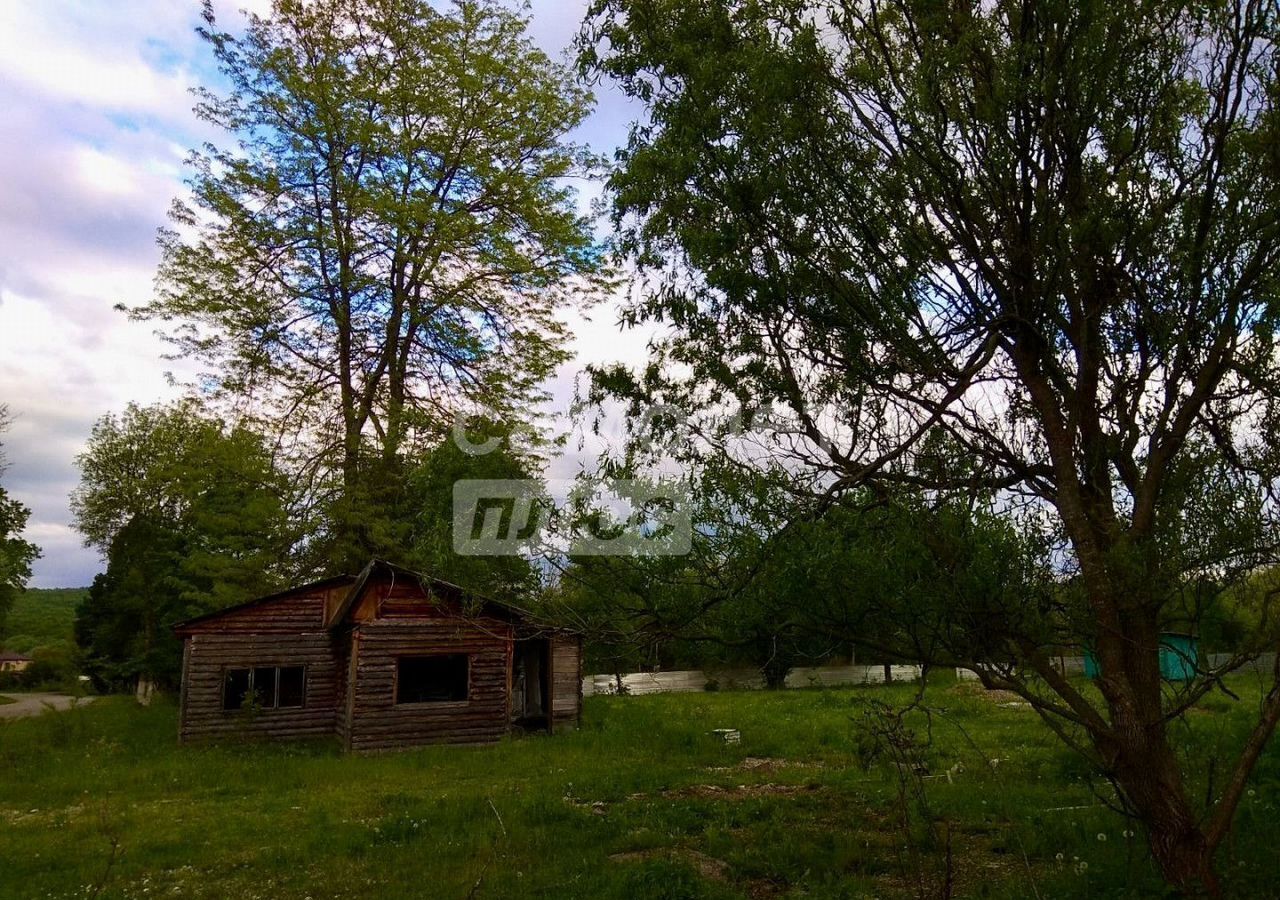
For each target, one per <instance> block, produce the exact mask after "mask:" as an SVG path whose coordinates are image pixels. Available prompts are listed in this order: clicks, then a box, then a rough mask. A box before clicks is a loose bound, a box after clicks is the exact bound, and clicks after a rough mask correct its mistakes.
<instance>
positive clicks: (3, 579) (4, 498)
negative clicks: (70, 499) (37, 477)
mask: <svg viewBox="0 0 1280 900" xmlns="http://www.w3.org/2000/svg"><path fill="white" fill-rule="evenodd" d="M7 425H8V412H7V410H6V408H5V407H4V406H0V431H4V429H5V427H6V426H7ZM4 469H5V460H4V453H3V451H0V475H3V474H4ZM30 517H31V510H30V509H28V508H27V507H26V506H24V505H23V504H21V503H19V502H18V501H17V500H14V499H13V498H12V497H10V496H9V494H8V492H6V491H5V489H4V487H3V486H0V638H3V637H4V635H5V634H6V624H5V619H6V617H7V616H8V614H9V611H10V610H11V609H12V608H13V605H14V602H15V601H16V599H17V597H18V595H19V594H20V592H21V591H22V590H23V588H24V587H26V584H27V579H28V578H30V577H31V563H32V562H34V561H35V559H36V558H37V557H38V556H39V555H40V548H39V547H37V546H36V545H35V544H33V543H31V542H30V541H27V540H24V539H23V537H22V531H23V529H24V528H26V527H27V519H29V518H30Z"/></svg>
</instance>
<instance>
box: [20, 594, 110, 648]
mask: <svg viewBox="0 0 1280 900" xmlns="http://www.w3.org/2000/svg"><path fill="white" fill-rule="evenodd" d="M87 593H89V589H88V588H28V589H27V590H25V591H23V592H22V593H21V594H19V595H18V599H17V600H16V601H15V602H14V604H13V609H12V610H10V611H9V616H8V618H7V619H6V620H5V622H4V631H3V632H2V633H0V646H3V647H4V649H6V650H12V651H15V652H17V653H26V652H28V651H30V650H32V649H33V648H35V647H42V646H45V645H47V644H60V643H74V641H75V638H74V635H73V632H72V626H73V623H74V622H75V618H76V606H77V604H79V603H80V601H81V600H82V599H84V596H85V594H87Z"/></svg>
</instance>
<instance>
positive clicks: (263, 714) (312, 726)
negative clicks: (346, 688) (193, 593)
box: [179, 590, 341, 741]
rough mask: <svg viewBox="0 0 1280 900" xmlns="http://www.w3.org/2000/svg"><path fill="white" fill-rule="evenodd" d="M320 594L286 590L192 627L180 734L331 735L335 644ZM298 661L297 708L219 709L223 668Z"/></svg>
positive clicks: (185, 658) (186, 653) (335, 699)
mask: <svg viewBox="0 0 1280 900" xmlns="http://www.w3.org/2000/svg"><path fill="white" fill-rule="evenodd" d="M324 604H325V592H324V591H319V590H318V591H311V592H300V593H297V594H291V595H286V596H282V597H278V598H275V599H273V600H270V601H268V602H265V603H261V604H255V605H252V606H247V607H244V608H243V609H237V610H232V611H230V612H228V613H227V614H226V615H223V616H219V617H218V618H216V619H211V620H208V621H206V622H200V623H197V624H196V625H193V626H191V627H190V628H189V629H188V633H187V636H186V639H185V647H184V651H183V679H182V681H183V684H182V699H183V703H182V713H181V718H180V722H179V738H180V739H181V740H183V741H188V740H193V739H198V738H208V737H269V738H303V737H319V736H323V735H328V734H333V731H334V725H335V714H336V710H337V707H338V698H339V696H340V687H339V677H338V676H339V670H338V661H339V658H340V655H341V647H340V645H339V644H337V643H335V640H334V639H333V638H332V637H331V635H330V634H329V632H328V631H326V630H325V629H324V628H323V625H322V621H323V615H324ZM254 666H304V667H305V669H306V675H305V695H304V697H303V705H302V707H301V708H296V709H261V710H255V711H254V712H252V713H247V712H245V711H243V710H224V709H223V708H222V685H223V678H224V674H225V672H226V670H227V669H241V668H243V669H248V668H253V667H254Z"/></svg>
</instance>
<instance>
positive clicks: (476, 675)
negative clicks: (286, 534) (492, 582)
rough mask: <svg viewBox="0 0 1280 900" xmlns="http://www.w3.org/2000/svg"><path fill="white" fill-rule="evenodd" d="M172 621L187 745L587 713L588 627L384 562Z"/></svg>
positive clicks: (458, 728) (426, 734) (557, 726)
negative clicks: (553, 620) (557, 623)
mask: <svg viewBox="0 0 1280 900" xmlns="http://www.w3.org/2000/svg"><path fill="white" fill-rule="evenodd" d="M174 631H175V632H176V633H177V634H178V635H179V636H180V637H181V638H182V640H183V657H182V694H181V714H180V725H179V736H180V739H181V740H183V741H189V740H194V739H200V738H212V737H217V736H231V737H243V736H255V735H256V736H261V737H267V738H301V737H314V736H321V735H328V734H333V735H336V736H337V737H338V738H339V740H341V742H342V744H343V746H344V747H345V748H346V749H348V750H382V749H389V748H395V747H408V746H415V745H418V744H431V743H485V742H489V741H496V740H498V739H499V738H500V737H502V735H504V734H507V733H508V732H511V731H528V730H545V731H548V732H550V731H558V730H561V729H564V728H568V727H572V726H574V725H576V724H577V723H578V720H579V716H580V713H581V709H582V670H581V660H582V652H581V651H582V641H581V637H580V636H579V635H578V634H576V633H573V632H571V631H568V630H564V629H560V628H554V627H549V626H546V625H543V624H540V623H538V622H536V621H535V620H534V619H533V618H532V617H531V616H530V615H529V614H528V613H525V612H523V611H522V610H519V609H516V608H514V607H511V606H508V605H506V604H503V603H498V602H496V601H493V600H473V599H472V598H469V597H468V596H467V595H466V594H465V592H464V591H463V590H462V589H461V588H459V587H457V586H456V585H452V584H448V583H446V582H443V581H439V580H436V579H432V578H429V577H427V576H423V575H420V574H417V573H415V572H411V571H409V570H407V569H403V568H400V567H399V566H394V565H391V564H390V563H386V562H383V561H381V560H374V561H373V562H371V563H370V564H369V565H368V566H367V567H366V568H365V569H364V571H363V572H361V573H360V574H359V575H357V576H341V577H338V578H329V579H326V580H324V581H317V582H314V583H312V584H305V585H302V586H300V587H296V588H292V589H291V590H287V591H283V592H281V593H278V594H272V595H271V596H268V597H262V598H260V599H258V600H251V601H250V602H248V603H243V604H241V605H239V606H233V607H231V608H229V609H224V610H221V611H219V612H215V613H210V614H208V615H204V616H199V617H197V618H194V619H189V620H187V621H185V622H181V623H179V624H178V625H175V626H174Z"/></svg>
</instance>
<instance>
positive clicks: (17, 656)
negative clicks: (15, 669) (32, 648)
mask: <svg viewBox="0 0 1280 900" xmlns="http://www.w3.org/2000/svg"><path fill="white" fill-rule="evenodd" d="M0 662H32V659H31V657H30V656H25V655H23V654H21V653H10V652H8V651H7V650H0Z"/></svg>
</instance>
